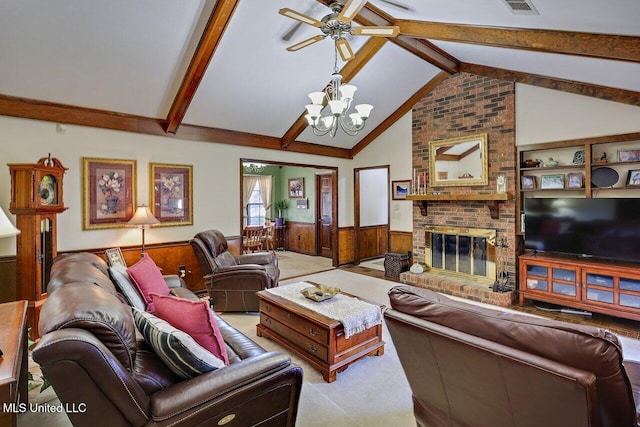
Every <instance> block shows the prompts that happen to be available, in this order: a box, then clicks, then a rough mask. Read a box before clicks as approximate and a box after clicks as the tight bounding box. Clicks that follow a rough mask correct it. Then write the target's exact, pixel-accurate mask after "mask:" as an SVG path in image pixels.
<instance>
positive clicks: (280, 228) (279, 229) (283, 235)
mask: <svg viewBox="0 0 640 427" xmlns="http://www.w3.org/2000/svg"><path fill="white" fill-rule="evenodd" d="M275 228H276V232H275V241H276V242H275V243H276V244H275V247H276V250H278V251H284V250H286V248H287V247H286V246H287V244H286V243H287V224H285V225H276V226H275Z"/></svg>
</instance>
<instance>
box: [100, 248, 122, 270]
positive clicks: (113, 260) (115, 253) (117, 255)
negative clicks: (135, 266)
mask: <svg viewBox="0 0 640 427" xmlns="http://www.w3.org/2000/svg"><path fill="white" fill-rule="evenodd" d="M104 254H105V255H106V257H107V263H108V264H109V267H113V266H114V265H116V264H120V265H122V266H123V267H126V266H127V264H126V263H125V262H124V256H122V251H121V250H120V248H112V249H107V250H105V251H104Z"/></svg>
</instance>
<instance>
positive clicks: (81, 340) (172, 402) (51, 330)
mask: <svg viewBox="0 0 640 427" xmlns="http://www.w3.org/2000/svg"><path fill="white" fill-rule="evenodd" d="M107 272H108V268H107V266H106V264H105V263H104V262H103V261H102V260H101V259H100V258H99V257H98V256H95V255H92V254H78V255H71V256H67V257H64V258H63V259H62V260H61V261H59V262H56V263H55V264H54V266H53V268H52V273H51V275H52V278H51V281H50V286H49V288H48V291H49V296H48V298H47V300H46V301H45V303H44V305H43V308H42V311H41V314H40V322H39V331H40V336H41V337H42V338H41V339H40V342H39V343H38V345H37V346H36V348H35V350H34V351H33V359H34V360H35V361H36V362H37V363H39V364H40V366H41V368H42V370H43V371H44V373H45V375H46V377H47V378H48V379H49V381H50V382H51V383H52V385H53V388H54V390H55V391H56V394H57V395H58V397H59V399H60V401H61V402H62V403H63V405H65V406H64V407H65V408H67V415H68V416H69V419H70V420H71V422H72V423H73V424H74V425H76V426H111V427H112V426H143V425H144V426H147V425H157V426H168V425H172V426H174V425H175V426H195V425H198V426H200V425H202V426H205V425H212V426H216V425H223V424H225V422H228V423H229V424H228V425H238V426H240V425H242V426H249V425H258V424H259V425H260V426H294V425H295V420H296V415H297V407H298V400H299V396H300V389H301V385H302V370H301V368H300V367H298V366H296V365H293V364H291V361H290V358H289V357H288V356H287V355H285V354H282V353H279V352H267V351H265V350H264V349H262V348H261V347H260V346H258V345H257V344H256V343H255V342H253V341H252V340H251V339H249V338H248V337H247V336H245V335H243V334H242V333H240V332H239V331H238V330H236V329H234V328H233V327H232V326H230V325H229V324H228V323H227V322H225V321H224V320H223V319H221V318H220V317H219V316H217V315H216V316H215V317H216V321H217V323H218V326H219V328H220V331H221V333H222V335H223V337H224V341H225V343H226V347H227V353H228V355H229V359H230V365H229V366H227V367H224V368H221V369H218V370H215V371H212V372H208V373H205V374H202V375H199V376H196V377H194V378H192V379H188V380H179V379H177V378H176V376H175V375H174V374H173V373H171V371H169V370H168V369H167V367H166V366H165V365H164V364H163V363H162V362H161V359H160V358H159V357H158V356H157V355H156V354H155V353H154V352H153V350H151V348H150V347H149V346H148V345H147V343H146V342H145V341H144V338H143V337H142V335H141V334H140V333H139V332H138V331H137V330H136V327H135V325H134V319H133V316H132V309H131V307H130V306H128V305H127V304H125V303H124V302H123V301H124V298H123V296H122V295H120V294H118V293H117V292H116V288H115V287H114V284H113V283H112V282H111V280H110V279H109V276H108V275H107ZM172 293H176V294H180V296H181V297H183V298H184V297H188V298H192V299H193V298H197V297H196V296H195V295H193V293H191V292H190V291H189V290H187V289H185V288H174V289H173V290H172Z"/></svg>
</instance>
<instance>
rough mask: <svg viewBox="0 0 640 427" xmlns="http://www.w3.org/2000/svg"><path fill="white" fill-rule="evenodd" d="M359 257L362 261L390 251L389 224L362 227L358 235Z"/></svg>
mask: <svg viewBox="0 0 640 427" xmlns="http://www.w3.org/2000/svg"><path fill="white" fill-rule="evenodd" d="M357 242H358V255H359V256H358V257H356V259H358V258H360V260H361V261H364V260H366V259H370V258H375V257H380V256H383V255H384V254H386V253H387V252H389V226H388V225H387V224H382V225H370V226H366V227H360V231H359V233H358V236H357Z"/></svg>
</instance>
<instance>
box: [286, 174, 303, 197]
mask: <svg viewBox="0 0 640 427" xmlns="http://www.w3.org/2000/svg"><path fill="white" fill-rule="evenodd" d="M289 198H290V199H302V198H304V178H289Z"/></svg>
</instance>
